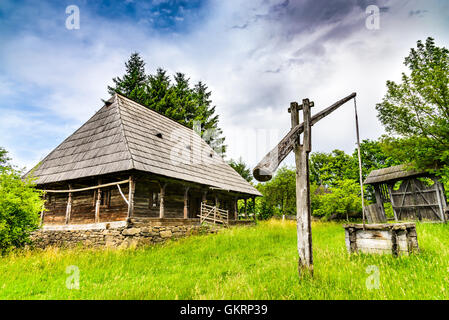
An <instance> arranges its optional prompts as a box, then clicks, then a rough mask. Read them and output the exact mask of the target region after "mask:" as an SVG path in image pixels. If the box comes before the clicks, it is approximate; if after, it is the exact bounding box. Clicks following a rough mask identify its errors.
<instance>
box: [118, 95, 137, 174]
mask: <svg viewBox="0 0 449 320" xmlns="http://www.w3.org/2000/svg"><path fill="white" fill-rule="evenodd" d="M118 97H119V94H118V93H115V94H114V97H113V98H114V103H117V104H118V108H117V113H118V116H119V119H120V128H121V129H122V130H121V131H122V134H123V138H124V139H125V145H126V148H127V149H128V152H129V156H130V166H131V168H134V167H135V165H134V159H133V154H132V152H131V150H130V149H129V144H128V139H127V137H126V132H125V128H124V126H123V121H122V115H121V113H120V99H119V98H118ZM120 97H121V96H120Z"/></svg>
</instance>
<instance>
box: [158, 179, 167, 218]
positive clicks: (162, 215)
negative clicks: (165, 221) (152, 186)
mask: <svg viewBox="0 0 449 320" xmlns="http://www.w3.org/2000/svg"><path fill="white" fill-rule="evenodd" d="M159 185H160V186H161V199H160V202H159V218H160V219H162V218H164V215H165V208H164V202H165V188H166V187H167V183H164V184H159Z"/></svg>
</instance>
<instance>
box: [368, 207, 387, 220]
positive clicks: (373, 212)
mask: <svg viewBox="0 0 449 320" xmlns="http://www.w3.org/2000/svg"><path fill="white" fill-rule="evenodd" d="M365 212H366V218H367V219H368V223H384V222H387V217H386V216H385V213H384V212H382V211H381V210H380V208H379V206H378V205H377V203H373V204H370V205H368V206H366V211H365Z"/></svg>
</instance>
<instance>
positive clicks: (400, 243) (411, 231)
mask: <svg viewBox="0 0 449 320" xmlns="http://www.w3.org/2000/svg"><path fill="white" fill-rule="evenodd" d="M343 228H344V229H345V240H346V248H347V249H348V252H349V253H380V254H392V255H394V256H399V255H409V254H411V253H418V252H419V247H418V236H417V234H416V225H415V224H414V223H386V224H365V227H364V226H363V224H346V225H344V226H343Z"/></svg>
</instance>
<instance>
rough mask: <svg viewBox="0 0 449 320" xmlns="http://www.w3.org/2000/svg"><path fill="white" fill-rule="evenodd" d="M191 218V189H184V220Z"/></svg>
mask: <svg viewBox="0 0 449 320" xmlns="http://www.w3.org/2000/svg"><path fill="white" fill-rule="evenodd" d="M188 218H189V187H184V219H188Z"/></svg>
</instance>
